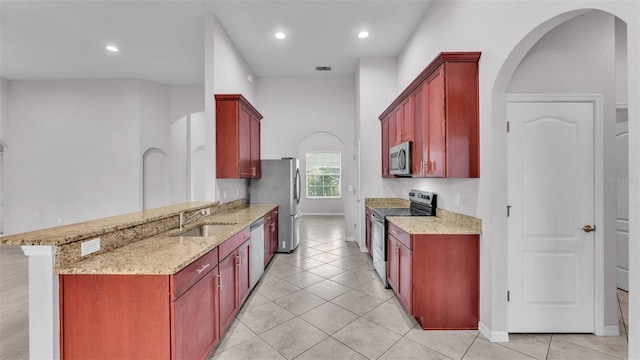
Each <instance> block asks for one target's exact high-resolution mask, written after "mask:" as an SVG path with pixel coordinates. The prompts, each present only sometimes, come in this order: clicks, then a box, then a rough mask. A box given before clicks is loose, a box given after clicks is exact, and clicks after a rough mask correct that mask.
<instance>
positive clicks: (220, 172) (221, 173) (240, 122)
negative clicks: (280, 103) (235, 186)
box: [215, 94, 262, 179]
mask: <svg viewBox="0 0 640 360" xmlns="http://www.w3.org/2000/svg"><path fill="white" fill-rule="evenodd" d="M215 98H216V174H217V175H216V177H217V178H224V179H240V178H246V179H255V178H259V177H260V169H261V167H260V120H261V119H262V115H260V113H259V112H258V110H256V109H255V108H254V107H253V106H252V105H251V104H250V103H249V102H248V101H247V99H245V98H244V97H243V96H242V95H239V94H230V95H227V94H225V95H222V94H217V95H215Z"/></svg>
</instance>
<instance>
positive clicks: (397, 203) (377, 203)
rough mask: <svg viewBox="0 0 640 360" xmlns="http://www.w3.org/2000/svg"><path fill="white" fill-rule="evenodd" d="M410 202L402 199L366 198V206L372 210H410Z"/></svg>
mask: <svg viewBox="0 0 640 360" xmlns="http://www.w3.org/2000/svg"><path fill="white" fill-rule="evenodd" d="M409 204H410V201H409V200H407V199H402V198H365V199H364V205H365V206H368V207H370V208H408V207H409Z"/></svg>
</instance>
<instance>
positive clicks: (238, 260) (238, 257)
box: [236, 255, 242, 267]
mask: <svg viewBox="0 0 640 360" xmlns="http://www.w3.org/2000/svg"><path fill="white" fill-rule="evenodd" d="M241 262H242V258H241V257H240V255H236V266H237V267H240V263H241Z"/></svg>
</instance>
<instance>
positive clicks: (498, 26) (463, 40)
mask: <svg viewBox="0 0 640 360" xmlns="http://www.w3.org/2000/svg"><path fill="white" fill-rule="evenodd" d="M639 5H640V4H638V3H635V2H626V1H592V2H589V3H588V5H586V4H584V3H583V2H573V1H567V2H535V1H462V0H459V1H436V2H433V3H432V4H431V6H430V8H429V10H428V11H427V12H426V14H425V17H424V19H423V21H422V22H421V24H420V25H419V26H418V27H417V28H416V30H415V32H414V34H413V36H412V37H411V38H410V39H409V40H408V42H407V44H406V45H405V47H404V49H403V50H402V52H401V54H400V56H399V57H398V83H397V84H398V93H399V91H400V90H401V89H404V88H405V87H406V86H407V85H408V84H409V83H410V82H411V81H412V80H413V79H414V78H415V76H416V75H418V74H419V73H420V71H422V69H424V67H425V66H426V65H427V64H428V63H429V62H430V61H431V60H432V59H433V58H434V57H435V56H436V55H437V54H438V53H439V52H441V51H482V57H481V60H480V75H479V78H480V146H481V148H480V156H481V171H480V174H481V178H480V179H479V180H453V181H450V180H443V181H441V182H437V180H436V181H428V182H424V183H423V182H416V183H415V185H416V186H419V187H420V188H422V187H427V186H428V187H429V188H433V189H434V190H435V191H437V192H438V195H439V196H440V198H439V205H441V206H442V207H445V208H448V209H449V210H453V211H457V212H462V213H466V214H469V215H474V216H477V217H480V218H481V219H482V221H483V234H482V237H481V259H482V261H481V299H480V306H481V311H480V313H481V314H480V318H481V324H482V325H483V326H484V329H483V330H484V333H485V335H487V336H488V337H489V338H491V339H494V340H501V339H505V338H506V335H507V333H506V331H507V319H506V309H507V304H506V296H505V294H506V290H507V289H506V283H507V281H506V245H507V241H506V233H507V232H506V228H507V226H506V225H507V223H506V215H505V208H506V205H507V199H506V191H505V189H506V155H505V154H506V133H505V131H504V128H505V125H504V124H505V121H506V119H505V93H506V87H507V84H508V82H509V81H510V79H511V75H512V73H513V72H514V71H515V69H516V67H517V65H518V63H519V62H520V59H521V58H523V57H524V56H525V54H526V53H527V52H528V50H529V49H530V48H531V46H533V44H534V43H535V42H536V41H537V40H538V39H540V38H541V37H542V36H543V35H544V34H545V33H546V32H548V31H549V30H551V29H552V28H553V27H554V26H555V25H557V24H560V23H562V22H563V21H565V20H567V19H570V18H572V17H575V16H577V15H579V14H580V13H581V12H586V11H588V10H584V11H580V12H574V10H580V9H582V8H583V7H586V8H589V9H591V8H596V9H603V10H606V11H609V12H612V13H613V14H615V15H616V16H619V17H620V18H622V19H623V20H624V21H626V22H627V26H628V30H629V38H628V43H629V44H632V45H630V46H633V49H632V48H631V47H630V48H629V64H630V66H629V70H630V73H629V78H630V79H632V80H630V86H629V91H630V93H629V103H630V104H629V107H630V117H631V119H630V121H629V124H630V134H636V133H638V132H640V125H639V124H634V121H639V120H640V119H638V117H639V112H638V110H637V109H638V108H637V106H638V102H637V97H638V96H639V94H638V92H639V89H638V83H640V74H639V70H638V68H639V65H640V60H639V54H638V53H639V52H638V45H637V44H638V43H639V42H640V24H639V22H640V21H639V20H638V19H639V18H640V16H638V15H639V14H640V8H639ZM360 76H361V80H360V82H361V83H362V82H364V79H362V76H363V74H362V73H361V74H360ZM378 86H389V84H383V83H380V84H379V85H378ZM360 91H362V89H360ZM634 130H635V132H634ZM634 136H637V135H634ZM632 138H633V137H632V136H631V137H630V177H632V176H635V175H637V174H638V173H640V166H639V165H640V158H639V156H640V155H638V153H639V152H640V146H638V144H637V143H634V140H633V139H632ZM636 150H637V151H636ZM377 151H379V149H377V146H376V148H365V147H364V146H363V147H362V149H361V153H362V155H363V156H362V163H363V164H366V163H368V162H371V163H374V162H377V161H378V158H377V156H373V155H370V156H369V157H368V158H365V156H367V155H366V154H368V153H371V154H373V152H377ZM364 166H365V165H363V168H364ZM380 181H381V182H388V183H390V184H392V185H391V187H393V188H394V189H396V190H394V193H396V194H397V195H401V194H400V193H398V192H397V188H402V187H404V186H406V187H412V186H413V185H414V183H413V182H412V181H414V180H407V182H401V183H400V184H397V182H398V181H400V180H390V181H386V180H382V179H380ZM637 190H638V189H636V188H633V187H632V189H631V190H630V192H631V196H632V197H633V196H638V191H637ZM457 192H460V194H461V206H460V208H459V209H456V208H452V207H451V203H452V202H451V200H450V199H452V198H453V195H454V194H455V193H457ZM465 198H466V200H463V199H465ZM630 214H631V215H630V216H631V222H632V223H633V222H634V219H635V221H640V204H634V205H632V209H630ZM638 231H640V227H634V225H632V226H631V233H632V235H631V236H634V235H633V234H637V232H638ZM631 246H632V247H633V246H635V245H633V244H632V245H631ZM630 252H631V263H632V264H633V261H634V259H640V251H638V249H637V248H635V249H633V248H632V249H630ZM639 261H640V260H639ZM633 266H634V265H632V267H633ZM636 271H637V270H636ZM632 273H633V269H632ZM639 276H640V275H636V277H635V278H634V279H636V280H637V279H638V278H639ZM632 280H633V279H632ZM630 296H631V297H632V298H634V296H638V293H637V292H636V293H634V290H633V288H632V289H631V294H630ZM632 302H633V301H630V303H632ZM633 308H634V306H632V305H630V314H631V315H630V316H631V318H632V321H631V323H632V324H633V323H636V324H638V323H640V308H636V309H635V310H634V309H633ZM634 311H635V312H634ZM633 314H635V315H633ZM636 331H637V330H634V326H633V325H632V326H631V327H630V336H629V339H630V342H631V343H632V342H633V341H637V339H638V338H639V336H638V335H640V333H638V332H636ZM632 338H633V339H635V340H632ZM631 343H630V348H631V347H632V344H631ZM636 346H637V345H636ZM633 354H634V353H633V352H630V357H632V356H633ZM635 356H636V357H640V353H637V351H636V355H635Z"/></svg>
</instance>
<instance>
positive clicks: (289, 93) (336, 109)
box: [256, 77, 355, 238]
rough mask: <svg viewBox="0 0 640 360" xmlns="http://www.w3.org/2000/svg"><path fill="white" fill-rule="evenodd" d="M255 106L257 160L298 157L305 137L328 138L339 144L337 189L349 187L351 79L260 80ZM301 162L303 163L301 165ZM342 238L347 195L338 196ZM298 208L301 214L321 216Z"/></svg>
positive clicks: (350, 224) (350, 222)
mask: <svg viewBox="0 0 640 360" xmlns="http://www.w3.org/2000/svg"><path fill="white" fill-rule="evenodd" d="M256 98H257V100H256V104H257V108H258V110H259V111H260V112H261V113H262V115H263V116H264V119H263V121H262V134H261V142H262V158H263V159H279V158H281V157H285V156H286V157H298V156H299V155H298V154H299V153H298V146H299V144H300V143H301V142H302V141H303V139H305V138H306V137H307V136H309V135H311V134H315V133H329V134H332V135H334V136H335V137H337V138H338V139H340V141H341V142H342V143H343V144H344V154H343V157H344V159H345V160H344V161H345V169H344V170H345V171H344V172H343V185H344V186H349V185H354V184H353V166H351V165H352V164H353V160H351V159H353V148H354V140H353V139H354V131H355V130H354V129H355V89H354V79H353V78H352V77H326V78H323V77H309V78H302V77H300V78H299V77H281V78H279V77H261V78H258V79H257V81H256ZM301 161H304V159H301ZM343 195H344V203H345V204H349V205H348V206H346V207H345V209H343V211H341V212H344V213H345V222H346V234H347V237H349V238H351V237H353V236H354V224H355V209H354V206H353V205H352V204H354V203H355V198H354V197H353V193H349V192H343ZM310 205H311V204H305V206H301V209H300V211H301V212H305V213H314V212H320V211H322V210H320V209H318V210H317V211H316V209H314V208H309V207H308V206H310Z"/></svg>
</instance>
